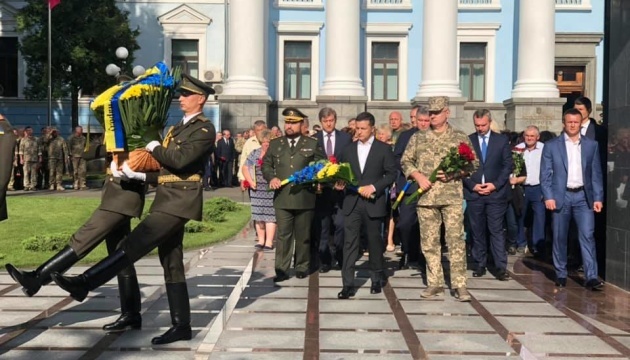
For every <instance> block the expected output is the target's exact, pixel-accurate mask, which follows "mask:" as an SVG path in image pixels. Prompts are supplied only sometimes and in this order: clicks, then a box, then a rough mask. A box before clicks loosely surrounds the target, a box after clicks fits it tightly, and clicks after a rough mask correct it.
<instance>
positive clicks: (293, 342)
mask: <svg viewBox="0 0 630 360" xmlns="http://www.w3.org/2000/svg"><path fill="white" fill-rule="evenodd" d="M216 346H217V347H218V348H223V349H242V348H247V349H301V348H302V347H303V346H304V333H303V332H301V331H285V330H269V331H251V330H242V331H241V330H225V331H224V332H223V334H221V338H220V339H219V342H218V343H217V345H216Z"/></svg>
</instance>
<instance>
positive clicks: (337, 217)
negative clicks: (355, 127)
mask: <svg viewBox="0 0 630 360" xmlns="http://www.w3.org/2000/svg"><path fill="white" fill-rule="evenodd" d="M319 122H320V123H321V125H322V131H319V132H317V135H316V139H317V145H318V146H319V147H320V148H321V149H324V151H325V152H326V156H327V157H328V158H329V159H330V158H331V157H334V158H336V159H339V158H340V157H341V154H342V153H343V150H344V149H345V148H346V146H348V145H350V143H352V137H351V136H350V135H349V134H348V133H345V132H343V131H339V130H337V129H336V128H335V125H336V124H337V112H335V110H334V109H332V108H329V107H325V108H323V109H321V110H320V111H319ZM342 203H343V192H341V191H335V190H333V189H332V188H331V187H329V186H321V194H319V195H318V196H317V200H316V202H315V217H314V219H313V245H314V246H316V248H317V249H318V253H319V261H320V268H319V271H320V272H321V273H327V272H328V271H330V269H331V268H332V265H333V258H334V259H335V260H336V261H337V262H338V263H339V264H343V218H344V216H343V213H342V212H341V211H340V209H341V206H342ZM331 236H332V239H333V240H334V241H333V244H332V245H333V246H334V248H333V247H331V244H330V238H331ZM333 249H334V252H333Z"/></svg>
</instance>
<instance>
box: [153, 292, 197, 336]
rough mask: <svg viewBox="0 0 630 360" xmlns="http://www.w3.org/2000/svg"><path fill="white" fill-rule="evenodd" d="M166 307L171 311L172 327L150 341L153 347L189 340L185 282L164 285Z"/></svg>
mask: <svg viewBox="0 0 630 360" xmlns="http://www.w3.org/2000/svg"><path fill="white" fill-rule="evenodd" d="M166 295H167V297H168V307H169V309H170V310H171V322H172V324H173V326H172V327H171V328H170V329H168V330H167V331H166V332H165V333H164V334H162V335H160V336H157V337H154V338H153V339H151V343H152V344H153V345H161V344H169V343H172V342H175V341H179V340H190V339H191V338H192V330H191V328H190V299H188V287H187V286H186V283H185V282H182V283H171V284H166Z"/></svg>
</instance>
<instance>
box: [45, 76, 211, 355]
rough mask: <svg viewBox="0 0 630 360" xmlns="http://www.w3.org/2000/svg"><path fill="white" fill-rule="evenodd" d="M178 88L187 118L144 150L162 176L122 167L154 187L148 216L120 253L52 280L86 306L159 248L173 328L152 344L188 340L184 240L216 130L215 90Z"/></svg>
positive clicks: (198, 206) (197, 216) (187, 81)
mask: <svg viewBox="0 0 630 360" xmlns="http://www.w3.org/2000/svg"><path fill="white" fill-rule="evenodd" d="M182 77H183V78H182V81H181V83H180V86H179V88H178V91H179V94H180V95H179V105H180V108H181V109H182V111H183V113H184V118H183V119H182V121H181V122H180V123H178V124H177V125H176V126H173V127H171V128H170V129H169V131H168V133H167V135H166V137H165V138H164V141H163V142H162V143H161V144H160V143H159V142H158V141H152V142H150V143H149V144H148V145H147V146H146V149H147V150H148V151H150V152H151V153H152V155H153V157H154V158H155V159H156V160H157V161H158V162H159V163H160V165H161V169H160V171H159V176H154V174H153V173H146V174H145V173H141V172H135V171H133V170H131V169H130V168H129V165H127V164H126V163H123V167H122V171H123V174H124V175H125V176H126V177H127V178H129V179H136V180H145V181H147V182H148V183H156V184H157V190H156V194H155V200H154V201H153V205H152V206H151V210H150V214H149V215H148V216H147V217H146V218H144V220H143V221H142V222H140V224H138V226H136V228H135V229H133V231H132V232H131V233H130V234H129V236H128V237H127V238H126V239H125V240H124V241H123V242H122V243H121V245H120V246H119V248H118V249H117V250H116V251H115V252H114V253H112V254H111V255H109V256H108V257H106V258H105V259H103V260H101V261H100V262H99V263H97V264H96V265H94V266H92V267H91V268H89V269H88V270H87V271H85V272H84V273H83V274H81V275H79V276H75V277H64V276H62V275H60V274H58V273H53V275H52V276H53V280H54V281H55V282H56V283H57V285H59V286H60V287H61V288H63V289H64V290H66V291H68V292H69V293H70V295H71V296H72V297H73V298H74V299H75V300H77V301H83V300H84V299H85V297H86V296H87V294H88V292H89V291H92V290H95V289H97V288H98V287H100V286H101V285H103V284H105V283H106V282H107V281H109V280H110V279H111V278H113V277H114V276H115V275H116V274H117V273H118V272H120V271H121V270H122V269H124V268H126V267H127V266H129V265H131V264H133V263H134V262H136V261H138V260H139V259H140V258H142V257H143V256H145V255H146V254H148V253H149V252H150V251H151V250H153V249H154V248H155V247H157V248H158V255H159V257H160V263H161V264H162V267H163V268H164V279H165V282H166V295H167V297H168V304H169V309H170V312H171V321H172V325H173V326H172V327H171V328H170V329H168V330H167V331H166V332H165V333H164V334H163V335H161V336H157V337H155V338H153V339H152V340H151V343H152V344H154V345H159V344H168V343H172V342H175V341H179V340H190V339H191V338H192V330H191V327H190V300H189V298H188V288H187V286H186V276H185V269H184V262H183V251H182V241H183V239H184V226H185V225H186V223H187V222H188V221H189V220H197V221H200V220H201V214H202V206H203V186H202V183H201V174H203V170H204V159H205V157H206V156H207V155H208V152H209V151H210V149H211V148H212V146H213V144H214V141H215V137H216V131H215V128H214V125H212V123H211V122H210V121H209V120H208V119H207V118H206V117H205V116H204V115H203V106H204V104H205V103H206V100H207V98H208V96H209V95H211V94H214V90H213V89H212V88H211V87H210V86H208V85H206V84H205V83H203V82H202V81H199V80H197V79H194V78H192V77H190V76H188V75H187V74H184V75H182Z"/></svg>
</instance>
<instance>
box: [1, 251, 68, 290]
mask: <svg viewBox="0 0 630 360" xmlns="http://www.w3.org/2000/svg"><path fill="white" fill-rule="evenodd" d="M77 261H79V257H78V256H77V254H76V253H75V252H74V250H72V248H71V247H70V246H68V245H66V247H64V248H63V249H62V250H61V251H59V252H58V253H56V254H55V255H54V256H53V257H51V258H50V259H48V261H46V262H45V263H43V264H42V265H41V266H40V267H38V268H37V269H36V270H33V271H20V270H18V269H17V268H16V267H15V266H13V265H11V264H6V265H5V267H6V269H7V271H8V272H9V275H11V277H12V278H13V280H15V281H16V282H17V283H18V284H20V285H22V292H24V294H25V295H27V296H33V295H35V294H37V292H38V291H39V289H40V288H41V287H42V286H43V285H46V284H49V283H50V282H51V281H52V278H51V277H50V275H51V274H52V273H53V272H58V273H64V272H66V270H68V269H69V268H70V267H71V266H72V265H74V264H75V263H76V262H77Z"/></svg>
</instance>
